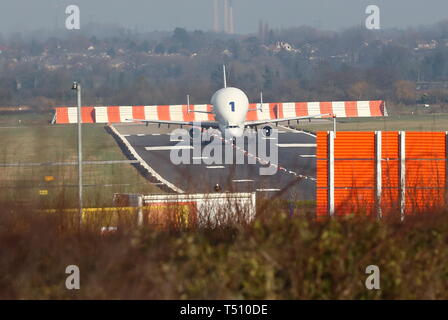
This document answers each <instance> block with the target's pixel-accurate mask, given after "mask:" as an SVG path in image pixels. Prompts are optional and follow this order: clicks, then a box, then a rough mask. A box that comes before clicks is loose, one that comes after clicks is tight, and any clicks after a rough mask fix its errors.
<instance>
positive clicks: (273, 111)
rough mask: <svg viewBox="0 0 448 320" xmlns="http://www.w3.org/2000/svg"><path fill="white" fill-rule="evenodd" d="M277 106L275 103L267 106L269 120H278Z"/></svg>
mask: <svg viewBox="0 0 448 320" xmlns="http://www.w3.org/2000/svg"><path fill="white" fill-rule="evenodd" d="M277 109H278V108H277V104H276V103H270V104H269V115H270V117H271V119H277V118H278V112H277Z"/></svg>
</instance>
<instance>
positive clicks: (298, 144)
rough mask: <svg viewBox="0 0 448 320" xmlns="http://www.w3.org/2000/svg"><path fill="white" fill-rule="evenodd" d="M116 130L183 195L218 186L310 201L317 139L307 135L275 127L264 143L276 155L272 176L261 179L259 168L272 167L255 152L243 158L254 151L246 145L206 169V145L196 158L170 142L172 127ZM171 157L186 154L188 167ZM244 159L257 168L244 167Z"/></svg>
mask: <svg viewBox="0 0 448 320" xmlns="http://www.w3.org/2000/svg"><path fill="white" fill-rule="evenodd" d="M115 128H116V129H117V130H118V131H119V132H120V134H121V135H122V136H124V138H125V139H127V141H128V142H129V143H130V144H131V146H132V147H133V148H134V149H135V151H136V152H137V153H138V155H139V156H140V157H141V158H142V159H143V160H144V161H145V162H146V163H147V164H148V165H149V166H150V167H152V169H154V170H155V171H156V172H157V173H158V174H159V175H161V176H162V177H163V178H164V179H166V180H167V181H169V182H170V183H172V184H174V185H175V186H176V187H178V188H180V189H182V190H183V191H185V192H213V191H214V186H215V185H216V184H219V185H220V187H221V188H222V191H232V192H235V191H255V190H256V191H257V192H258V193H260V196H266V197H270V196H274V195H276V196H281V197H282V198H286V199H291V200H292V199H296V200H314V199H315V189H316V183H315V174H316V158H315V154H316V145H315V144H316V139H315V137H314V136H313V135H312V134H309V133H305V132H299V131H294V130H290V129H288V128H285V127H281V126H279V127H278V128H277V129H278V130H279V134H278V139H274V138H267V139H266V143H267V146H268V149H269V146H270V144H275V148H274V149H272V150H278V169H277V170H276V171H277V172H276V173H275V174H274V175H261V174H260V168H263V167H264V168H268V167H270V166H272V165H273V166H275V165H276V164H275V163H268V160H269V159H270V158H269V157H265V158H263V157H262V156H260V154H259V153H257V152H255V154H254V153H252V152H247V151H253V150H251V149H250V148H249V147H248V145H247V143H246V144H245V145H244V146H243V149H234V161H232V164H226V163H225V161H224V156H223V157H222V159H223V161H221V162H220V163H206V162H207V157H204V156H203V154H204V148H207V145H210V143H208V144H207V143H205V144H202V146H201V151H202V153H200V154H199V155H198V153H197V152H196V154H195V152H193V147H192V146H191V145H189V144H188V145H182V144H181V143H180V141H170V132H171V131H172V130H174V129H175V127H173V126H171V128H169V129H168V128H167V127H166V126H165V127H164V128H157V126H151V125H150V126H148V127H146V126H144V125H141V124H120V125H116V126H115ZM212 143H215V144H217V145H222V149H223V150H225V147H226V143H224V142H222V141H215V142H212ZM209 147H210V146H209ZM227 147H228V148H233V146H232V144H231V143H227ZM174 151H175V152H180V151H182V152H184V151H188V152H187V153H189V163H190V164H178V165H176V164H173V163H172V160H171V158H170V153H171V152H174ZM237 156H243V157H244V164H235V163H236V161H235V159H236V157H237ZM257 156H258V159H257V160H256V161H255V157H257ZM249 158H252V159H251V160H252V162H256V163H255V164H249ZM194 162H200V163H199V164H193V163H194ZM270 169H272V168H270ZM274 171H275V170H274Z"/></svg>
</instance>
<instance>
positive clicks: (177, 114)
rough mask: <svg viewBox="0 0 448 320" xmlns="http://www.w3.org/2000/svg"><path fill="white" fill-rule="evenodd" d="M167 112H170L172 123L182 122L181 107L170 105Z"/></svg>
mask: <svg viewBox="0 0 448 320" xmlns="http://www.w3.org/2000/svg"><path fill="white" fill-rule="evenodd" d="M169 111H170V119H171V120H172V121H183V120H184V114H183V113H182V106H181V105H171V106H169Z"/></svg>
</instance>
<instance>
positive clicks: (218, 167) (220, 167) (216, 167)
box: [206, 166, 225, 169]
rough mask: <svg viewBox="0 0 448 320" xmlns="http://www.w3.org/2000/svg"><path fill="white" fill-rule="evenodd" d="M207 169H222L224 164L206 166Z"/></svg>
mask: <svg viewBox="0 0 448 320" xmlns="http://www.w3.org/2000/svg"><path fill="white" fill-rule="evenodd" d="M206 168H207V169H224V168H225V167H224V166H207V167H206Z"/></svg>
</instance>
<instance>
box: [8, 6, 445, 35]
mask: <svg viewBox="0 0 448 320" xmlns="http://www.w3.org/2000/svg"><path fill="white" fill-rule="evenodd" d="M69 4H76V5H78V6H79V7H80V11H81V28H82V24H83V23H88V22H92V21H93V22H99V23H118V24H120V25H123V26H125V27H129V28H138V29H139V30H142V31H150V30H159V31H171V30H173V29H174V28H175V27H184V28H187V29H189V30H197V29H200V30H210V29H212V17H213V15H212V7H213V0H0V32H2V33H9V32H12V31H26V30H38V29H42V28H44V29H55V28H63V27H64V21H65V19H66V14H65V8H66V6H67V5H69ZM369 4H376V5H378V6H379V7H380V9H381V27H382V28H389V27H400V28H403V27H407V26H419V25H425V24H432V23H434V22H438V21H440V20H443V19H448V0H234V8H235V13H234V16H235V31H236V32H237V33H252V32H256V31H257V30H258V23H259V20H260V19H263V20H265V21H267V22H268V23H269V24H270V26H271V27H272V28H282V27H291V26H299V25H303V24H307V25H311V26H315V27H319V28H323V29H331V30H339V29H341V28H345V27H350V26H353V25H359V24H360V23H361V22H362V21H364V20H365V17H366V15H365V13H364V11H365V9H366V7H367V5H369ZM221 21H222V19H221Z"/></svg>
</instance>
